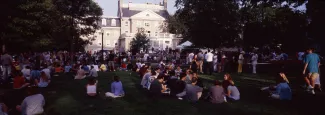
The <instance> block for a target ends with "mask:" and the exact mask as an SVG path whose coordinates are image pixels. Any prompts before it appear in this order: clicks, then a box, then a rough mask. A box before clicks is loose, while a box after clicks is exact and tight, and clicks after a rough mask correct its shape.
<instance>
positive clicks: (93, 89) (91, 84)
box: [86, 78, 97, 97]
mask: <svg viewBox="0 0 325 115" xmlns="http://www.w3.org/2000/svg"><path fill="white" fill-rule="evenodd" d="M86 89H87V95H88V96H91V97H94V96H96V95H97V81H96V80H95V79H94V78H89V80H88V84H87V86H86Z"/></svg>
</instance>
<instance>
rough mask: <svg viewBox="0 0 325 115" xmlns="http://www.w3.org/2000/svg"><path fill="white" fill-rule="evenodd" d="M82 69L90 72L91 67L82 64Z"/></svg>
mask: <svg viewBox="0 0 325 115" xmlns="http://www.w3.org/2000/svg"><path fill="white" fill-rule="evenodd" d="M82 69H83V70H84V71H85V73H86V74H88V73H89V71H90V69H89V67H88V66H87V65H86V64H84V65H83V66H82Z"/></svg>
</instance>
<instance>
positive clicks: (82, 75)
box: [74, 67, 86, 79]
mask: <svg viewBox="0 0 325 115" xmlns="http://www.w3.org/2000/svg"><path fill="white" fill-rule="evenodd" d="M85 77H86V74H85V71H84V70H83V69H82V67H80V69H79V70H78V72H77V75H76V76H75V78H74V79H84V78H85Z"/></svg>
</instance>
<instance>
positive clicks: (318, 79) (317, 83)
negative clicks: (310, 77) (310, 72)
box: [315, 74, 320, 85]
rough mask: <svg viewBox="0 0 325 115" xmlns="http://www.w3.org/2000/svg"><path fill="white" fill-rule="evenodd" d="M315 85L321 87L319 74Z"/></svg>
mask: <svg viewBox="0 0 325 115" xmlns="http://www.w3.org/2000/svg"><path fill="white" fill-rule="evenodd" d="M315 84H316V85H320V77H319V74H318V77H317V78H316V79H315Z"/></svg>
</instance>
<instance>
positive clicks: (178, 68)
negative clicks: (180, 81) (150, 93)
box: [175, 66, 182, 77]
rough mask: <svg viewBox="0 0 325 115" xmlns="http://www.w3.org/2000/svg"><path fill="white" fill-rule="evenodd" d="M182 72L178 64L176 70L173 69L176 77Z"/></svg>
mask: <svg viewBox="0 0 325 115" xmlns="http://www.w3.org/2000/svg"><path fill="white" fill-rule="evenodd" d="M181 73H182V69H181V67H180V66H177V68H176V70H175V74H176V76H177V77H178V76H179V75H180V74H181Z"/></svg>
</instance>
